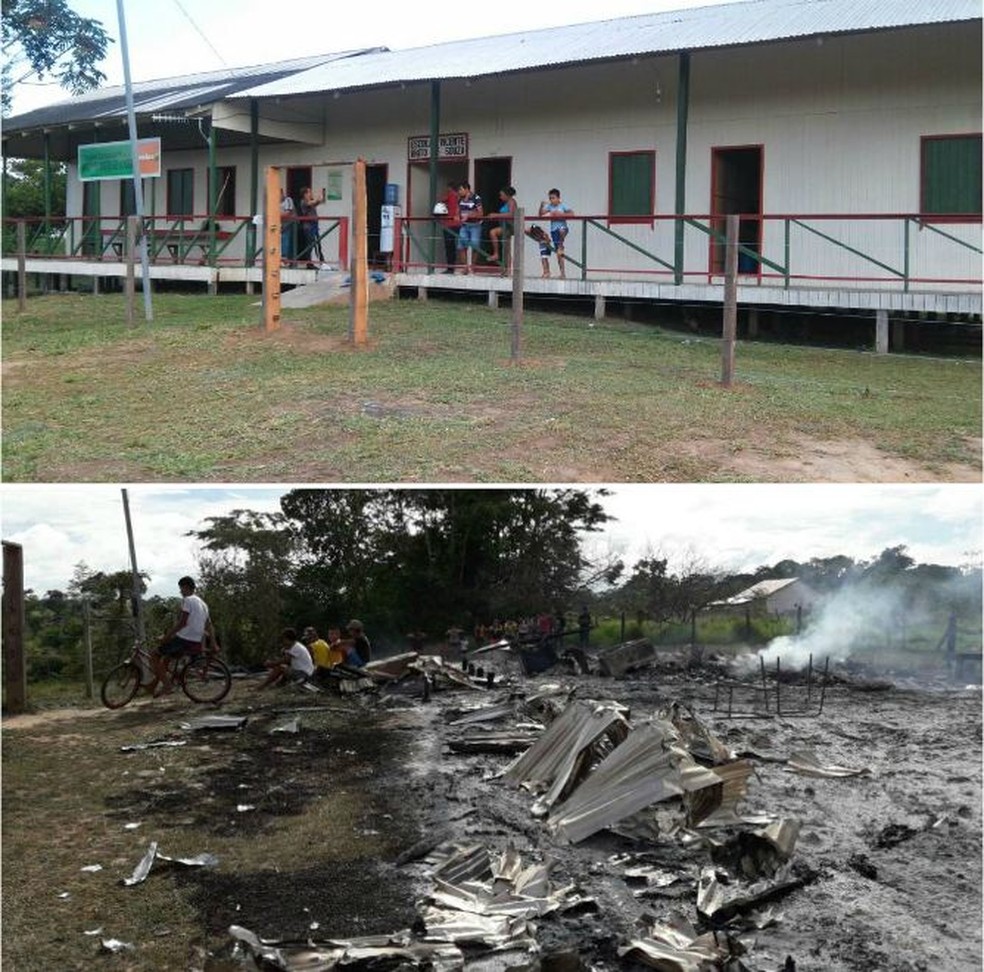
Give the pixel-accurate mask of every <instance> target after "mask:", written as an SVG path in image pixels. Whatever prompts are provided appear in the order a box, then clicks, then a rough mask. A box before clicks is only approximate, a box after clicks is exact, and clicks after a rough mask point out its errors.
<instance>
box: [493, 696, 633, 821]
mask: <svg viewBox="0 0 984 972" xmlns="http://www.w3.org/2000/svg"><path fill="white" fill-rule="evenodd" d="M628 732H629V725H628V722H627V721H626V719H625V717H624V715H623V714H622V710H621V708H620V707H619V706H617V705H616V704H614V703H611V702H581V701H577V702H572V703H571V704H570V705H569V706H568V707H567V708H566V709H565V710H564V712H563V713H562V714H561V715H560V716H558V717H557V718H556V719H555V720H554V721H553V722H552V723H551V724H550V725H549V726H548V727H547V729H546V730H545V731H544V733H543V735H542V736H541V737H540V738H539V739H538V740H537V741H536V743H534V744H533V745H532V746H531V747H530V748H529V749H528V750H527V751H526V752H525V753H524V754H523V755H522V756H520V757H519V759H517V760H516V761H515V762H514V763H513V764H512V765H511V766H510V767H509V769H507V770H506V772H505V773H504V774H503V779H504V780H505V781H506V782H507V783H511V784H512V785H513V786H525V787H526V788H527V789H529V790H531V791H533V792H534V793H540V794H542V796H541V797H540V798H539V799H538V800H537V801H536V802H535V803H534V805H533V812H534V814H536V815H538V816H542V815H544V814H546V813H547V811H548V810H549V809H550V807H552V806H553V805H554V803H556V802H557V801H559V800H562V799H563V798H564V796H565V795H566V794H567V793H568V792H570V790H571V789H572V788H573V787H574V786H575V785H576V784H577V782H578V781H579V780H580V779H582V778H583V777H584V775H585V774H586V773H587V771H588V770H589V769H590V765H591V762H592V761H593V758H592V756H591V750H592V748H593V747H595V746H597V745H599V744H600V743H601V742H602V740H604V739H606V738H607V739H608V740H609V745H610V744H611V743H614V742H617V741H618V740H621V739H624V738H625V737H626V735H627V734H628ZM595 758H597V756H596V757H595Z"/></svg>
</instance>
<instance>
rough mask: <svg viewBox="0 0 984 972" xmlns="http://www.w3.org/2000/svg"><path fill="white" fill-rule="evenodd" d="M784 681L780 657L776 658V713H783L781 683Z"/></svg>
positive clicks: (779, 714) (778, 714)
mask: <svg viewBox="0 0 984 972" xmlns="http://www.w3.org/2000/svg"><path fill="white" fill-rule="evenodd" d="M781 683H782V672H781V671H780V665H779V659H778V658H776V715H777V716H781V715H782V704H781V702H780V698H779V692H780V685H781Z"/></svg>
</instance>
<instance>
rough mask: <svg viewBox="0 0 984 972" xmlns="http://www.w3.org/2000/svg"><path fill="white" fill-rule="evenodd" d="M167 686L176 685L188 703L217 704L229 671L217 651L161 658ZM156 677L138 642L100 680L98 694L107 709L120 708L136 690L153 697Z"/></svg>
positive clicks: (225, 692)
mask: <svg viewBox="0 0 984 972" xmlns="http://www.w3.org/2000/svg"><path fill="white" fill-rule="evenodd" d="M165 661H166V663H167V668H168V671H169V673H170V675H171V684H172V685H180V686H181V690H182V691H183V692H184V694H185V695H187V696H188V698H189V699H191V701H192V702H211V703H216V702H221V701H222V700H223V699H224V698H225V697H226V696H227V695H228V694H229V689H230V688H232V672H230V671H229V669H228V667H227V666H226V663H225V662H224V661H222V659H221V658H219V657H218V651H217V649H216V650H212V651H208V650H205V651H200V652H194V653H192V654H186V655H179V656H177V657H176V658H165ZM157 681H158V679H157V676H156V674H155V673H154V668H153V665H152V663H151V653H150V652H149V651H148V650H147V649H146V648H145V647H144V646H143V645H142V644H141V643H140V642H139V641H138V642H136V643H135V644H134V646H133V651H132V652H131V654H130V657H129V658H127V659H126V660H125V661H123V662H120V664H119V665H117V666H116V667H115V668H113V669H112V670H111V671H110V673H109V674H108V675H107V676H106V678H105V679H104V680H103V683H102V688H101V689H100V695H101V697H102V701H103V705H105V706H106V708H107V709H121V708H123V706H124V705H126V704H127V702H129V701H131V700H132V699H133V697H134V696H135V695H136V694H137V692H139V691H140V689H142V688H143V689H146V690H147V691H148V692H150V693H151V694H154V689H155V688H156V687H157Z"/></svg>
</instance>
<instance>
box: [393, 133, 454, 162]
mask: <svg viewBox="0 0 984 972" xmlns="http://www.w3.org/2000/svg"><path fill="white" fill-rule="evenodd" d="M430 157H431V140H430V135H411V136H410V137H409V138H408V139H407V160H408V161H409V162H427V161H429V160H430ZM437 157H438V159H467V158H468V133H467V132H455V133H453V134H451V135H438V136H437Z"/></svg>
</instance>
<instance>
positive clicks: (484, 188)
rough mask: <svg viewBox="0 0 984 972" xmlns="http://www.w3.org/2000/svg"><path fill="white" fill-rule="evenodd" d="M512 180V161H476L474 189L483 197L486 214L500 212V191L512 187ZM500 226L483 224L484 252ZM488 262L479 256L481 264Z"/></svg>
mask: <svg viewBox="0 0 984 972" xmlns="http://www.w3.org/2000/svg"><path fill="white" fill-rule="evenodd" d="M511 180H512V159H511V158H503V159H475V182H474V185H473V186H472V188H473V189H474V190H475V192H477V193H478V194H479V196H481V197H482V208H483V209H484V210H485V213H486V214H488V213H497V212H498V211H499V205H500V204H499V190H500V189H502V188H504V187H505V186H508V185H510V183H511ZM496 225H498V224H497V223H496V222H495V221H494V220H484V221H483V222H482V244H481V245H482V250H483V252H485V253H488V251H489V247H490V246H491V244H490V243H489V230H490V229H492V227H493V226H496ZM486 262H487V260H486V259H485V257H484V256H482V255H481V254H479V263H480V264H484V263H486Z"/></svg>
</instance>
